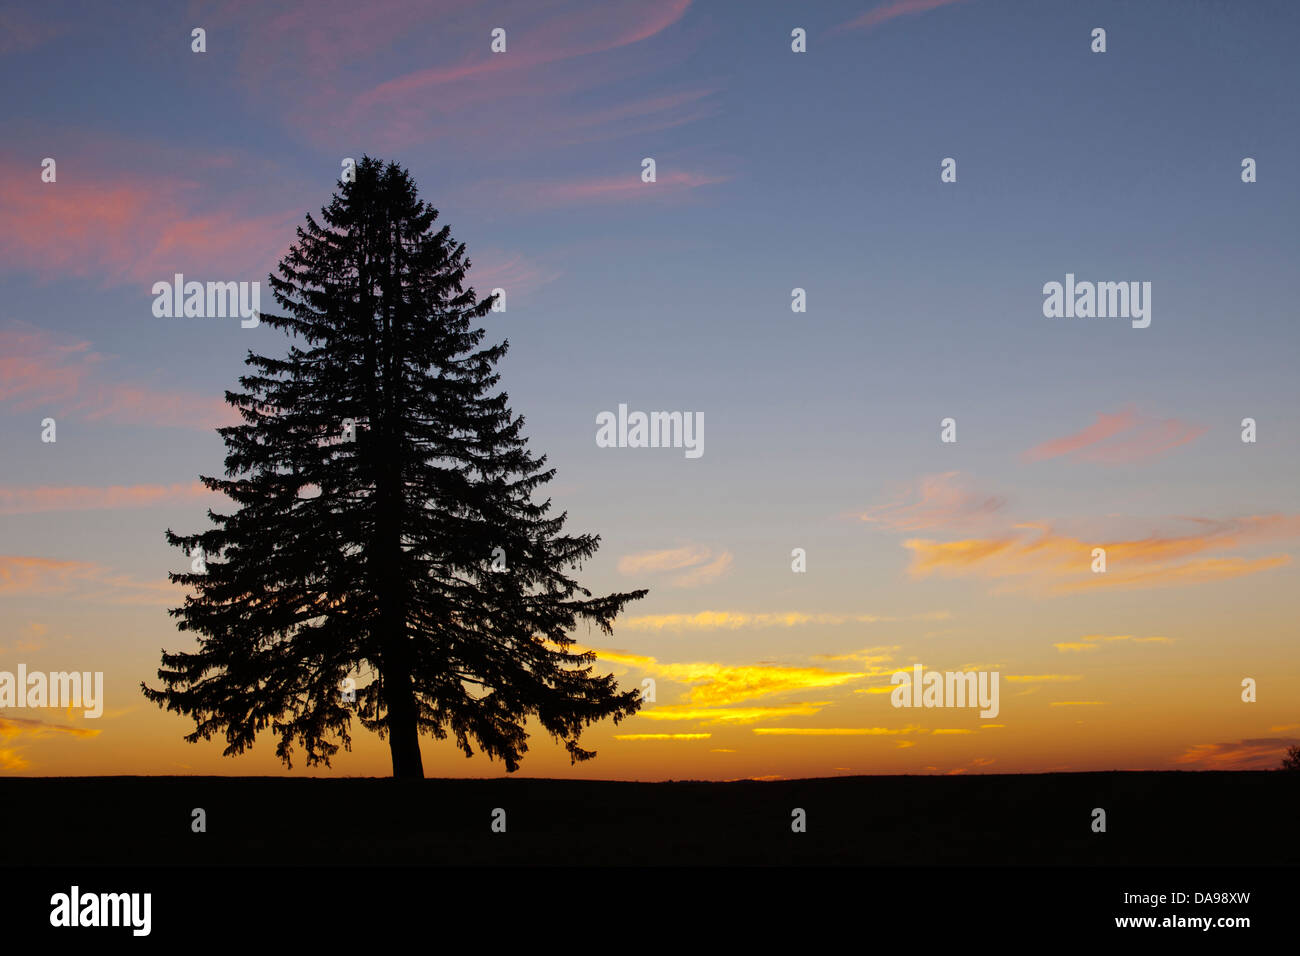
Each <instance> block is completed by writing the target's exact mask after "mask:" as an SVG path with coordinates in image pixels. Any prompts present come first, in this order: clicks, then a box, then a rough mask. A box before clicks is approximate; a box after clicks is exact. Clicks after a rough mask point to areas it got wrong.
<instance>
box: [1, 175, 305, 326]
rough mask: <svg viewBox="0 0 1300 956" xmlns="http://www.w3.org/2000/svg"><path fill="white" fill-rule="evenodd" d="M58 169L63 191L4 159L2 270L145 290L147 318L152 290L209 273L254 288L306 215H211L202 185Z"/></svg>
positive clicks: (217, 210)
mask: <svg viewBox="0 0 1300 956" xmlns="http://www.w3.org/2000/svg"><path fill="white" fill-rule="evenodd" d="M84 166H85V167H88V168H81V169H79V170H77V171H76V173H74V170H73V168H72V166H71V160H70V159H69V158H68V157H67V156H66V155H64V156H63V158H62V159H61V160H60V166H59V178H58V181H57V182H53V183H45V182H41V179H40V176H39V175H37V174H35V173H34V172H33V170H32V166H31V163H30V162H28V163H27V164H26V165H20V164H19V163H17V162H16V161H13V160H5V159H2V158H0V221H3V222H4V223H5V226H6V228H5V229H3V230H0V261H2V262H3V267H4V268H5V269H11V270H12V269H23V270H26V271H28V272H31V273H33V274H35V275H37V276H40V277H43V278H61V279H66V278H67V277H69V276H72V277H78V278H91V279H98V280H100V281H101V282H102V283H104V284H125V283H138V284H139V285H140V286H141V291H140V303H141V306H140V308H141V315H143V316H149V315H150V312H149V307H150V303H151V302H152V297H151V296H150V295H149V294H148V293H149V289H150V287H151V285H152V283H154V282H157V281H159V280H162V279H168V280H170V278H171V276H172V274H173V273H175V272H185V271H187V270H190V271H191V272H192V270H193V269H196V268H198V269H203V270H204V271H206V272H208V273H210V277H212V278H220V279H222V280H223V281H224V280H234V279H237V278H241V277H242V278H246V279H248V280H250V281H251V280H253V279H257V278H260V277H261V276H264V275H265V274H266V272H267V271H268V269H269V267H270V266H271V265H272V264H273V263H275V262H276V261H278V260H279V258H280V256H281V255H282V254H283V253H284V251H285V250H286V248H287V246H288V243H289V241H290V240H291V239H292V238H293V231H294V228H295V227H296V226H297V225H298V224H299V222H300V221H301V217H302V213H301V210H300V209H296V208H295V209H293V210H287V209H286V210H285V211H281V212H275V211H272V212H267V211H265V210H264V209H263V210H255V209H253V208H236V205H235V203H234V202H233V201H232V199H233V197H231V196H227V197H226V201H225V202H224V203H222V204H221V205H219V206H211V208H204V206H203V203H204V202H205V201H207V200H205V196H206V194H205V192H204V190H203V189H201V188H200V187H199V184H198V183H197V182H195V181H190V180H185V179H180V178H177V177H174V176H165V175H159V174H156V173H144V172H140V173H123V172H118V173H113V172H108V171H103V170H98V169H97V167H96V166H95V165H94V164H84Z"/></svg>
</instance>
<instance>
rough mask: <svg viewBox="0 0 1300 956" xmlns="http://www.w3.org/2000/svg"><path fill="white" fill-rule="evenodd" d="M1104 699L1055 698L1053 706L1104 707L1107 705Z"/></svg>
mask: <svg viewBox="0 0 1300 956" xmlns="http://www.w3.org/2000/svg"><path fill="white" fill-rule="evenodd" d="M1105 704H1106V702H1105V701H1104V700H1054V701H1052V706H1053V707H1102V706H1105Z"/></svg>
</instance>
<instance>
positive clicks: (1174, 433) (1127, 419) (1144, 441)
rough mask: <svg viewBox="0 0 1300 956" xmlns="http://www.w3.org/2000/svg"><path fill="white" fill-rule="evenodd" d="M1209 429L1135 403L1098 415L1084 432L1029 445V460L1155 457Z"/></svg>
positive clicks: (1118, 460) (1108, 461) (1103, 461)
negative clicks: (1152, 414) (1147, 411)
mask: <svg viewBox="0 0 1300 956" xmlns="http://www.w3.org/2000/svg"><path fill="white" fill-rule="evenodd" d="M1208 430H1209V429H1208V428H1207V427H1206V426H1204V425H1194V424H1192V423H1190V422H1185V421H1181V420H1179V419H1177V418H1166V419H1161V420H1157V419H1153V418H1149V417H1147V416H1144V415H1140V414H1139V413H1138V412H1137V411H1135V410H1134V408H1133V407H1132V406H1129V407H1127V408H1125V409H1123V410H1122V411H1120V412H1117V413H1115V414H1114V415H1106V414H1100V413H1099V414H1098V415H1097V420H1096V421H1095V422H1093V423H1092V424H1091V425H1089V426H1088V427H1087V428H1085V429H1083V430H1082V431H1078V432H1074V433H1073V434H1070V435H1066V436H1064V437H1062V438H1054V439H1052V440H1051V441H1046V442H1043V443H1042V444H1039V445H1035V446H1034V447H1033V448H1030V449H1029V450H1028V451H1026V452H1025V453H1024V455H1023V456H1022V457H1023V458H1024V459H1025V460H1026V461H1043V460H1045V459H1048V458H1059V457H1061V456H1062V455H1069V456H1071V457H1073V458H1075V459H1076V460H1078V461H1092V462H1097V463H1098V464H1106V465H1119V464H1126V463H1129V462H1135V461H1142V460H1144V459H1148V458H1154V457H1156V456H1158V455H1162V454H1164V453H1165V452H1167V451H1171V450H1172V449H1174V448H1177V447H1179V446H1181V445H1186V444H1188V443H1189V442H1192V441H1195V440H1196V439H1197V438H1199V437H1201V436H1202V435H1204V434H1205V433H1206V432H1207V431H1208Z"/></svg>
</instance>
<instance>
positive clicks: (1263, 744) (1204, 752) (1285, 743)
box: [1174, 737, 1296, 770]
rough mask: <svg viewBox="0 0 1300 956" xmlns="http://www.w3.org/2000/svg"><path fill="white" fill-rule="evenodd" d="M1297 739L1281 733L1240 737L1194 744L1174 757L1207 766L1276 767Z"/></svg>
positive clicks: (1227, 767) (1233, 768)
mask: <svg viewBox="0 0 1300 956" xmlns="http://www.w3.org/2000/svg"><path fill="white" fill-rule="evenodd" d="M1294 743H1296V741H1295V740H1287V739H1283V738H1277V737H1263V738H1257V739H1254V740H1236V741H1232V742H1230V743H1218V744H1194V745H1192V746H1191V747H1189V748H1188V749H1187V750H1186V751H1184V752H1183V753H1182V754H1180V755H1179V756H1177V757H1175V758H1174V763H1181V764H1196V765H1197V766H1200V767H1203V768H1204V769H1206V770H1272V769H1275V768H1276V767H1278V766H1279V765H1280V764H1281V763H1282V757H1283V755H1284V754H1285V752H1286V749H1287V747H1289V746H1290V745H1292V744H1294Z"/></svg>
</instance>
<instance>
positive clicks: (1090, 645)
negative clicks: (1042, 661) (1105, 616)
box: [1052, 634, 1174, 654]
mask: <svg viewBox="0 0 1300 956" xmlns="http://www.w3.org/2000/svg"><path fill="white" fill-rule="evenodd" d="M1114 641H1130V642H1132V643H1134V644H1172V643H1174V639H1173V638H1172V637H1134V636H1133V635H1132V634H1115V635H1105V634H1089V635H1087V636H1086V637H1081V638H1079V639H1078V640H1077V641H1060V642H1058V643H1056V644H1053V645H1052V646H1053V647H1055V648H1056V649H1057V650H1058V651H1060V652H1061V653H1063V654H1065V653H1071V652H1080V651H1095V650H1097V649H1098V648H1100V647H1101V646H1102V645H1103V644H1109V643H1112V642H1114Z"/></svg>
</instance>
